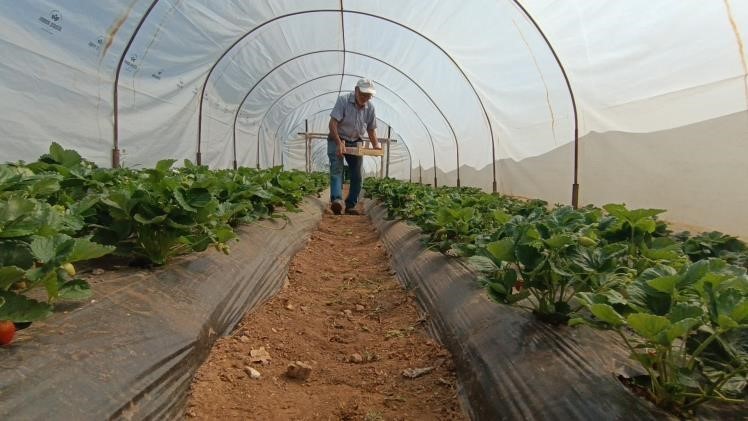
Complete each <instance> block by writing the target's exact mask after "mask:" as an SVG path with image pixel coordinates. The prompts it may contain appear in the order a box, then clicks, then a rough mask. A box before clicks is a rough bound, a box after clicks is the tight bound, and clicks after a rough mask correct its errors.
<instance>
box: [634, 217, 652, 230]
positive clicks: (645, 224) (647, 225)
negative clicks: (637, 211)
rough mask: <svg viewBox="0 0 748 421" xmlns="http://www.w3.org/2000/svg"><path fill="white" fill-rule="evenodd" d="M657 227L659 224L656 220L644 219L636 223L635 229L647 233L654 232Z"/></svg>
mask: <svg viewBox="0 0 748 421" xmlns="http://www.w3.org/2000/svg"><path fill="white" fill-rule="evenodd" d="M656 227H657V223H656V222H655V221H654V219H642V220H639V221H637V222H636V223H634V228H636V229H638V230H639V231H643V232H646V233H652V232H654V230H655V228H656Z"/></svg>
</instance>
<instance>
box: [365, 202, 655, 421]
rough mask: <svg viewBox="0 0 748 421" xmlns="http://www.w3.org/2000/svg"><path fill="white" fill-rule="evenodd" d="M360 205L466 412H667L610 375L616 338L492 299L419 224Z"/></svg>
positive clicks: (483, 416)
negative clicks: (442, 351)
mask: <svg viewBox="0 0 748 421" xmlns="http://www.w3.org/2000/svg"><path fill="white" fill-rule="evenodd" d="M365 206H366V208H367V213H368V214H369V216H370V218H371V219H372V221H373V222H374V225H375V226H376V227H377V230H378V231H379V232H380V234H381V240H382V242H383V243H384V245H385V246H386V247H387V249H388V250H389V251H390V253H391V255H392V258H391V260H392V265H393V266H394V268H395V270H396V271H397V274H398V277H399V278H400V280H401V282H403V283H404V284H405V285H406V286H407V287H408V288H412V289H413V290H414V292H415V293H416V296H417V298H418V301H419V303H420V304H421V305H422V306H423V308H424V309H425V310H426V311H427V312H428V313H429V321H430V327H431V329H432V330H433V332H434V333H435V336H437V337H439V339H440V340H441V341H442V342H443V343H444V345H445V346H446V347H447V348H448V349H449V350H450V351H451V352H452V354H453V356H454V358H455V363H456V366H457V374H458V376H459V380H460V383H461V389H462V397H463V398H464V399H463V401H464V402H468V403H469V412H470V415H471V417H472V418H473V419H476V420H492V421H495V420H572V419H573V420H621V419H635V420H654V419H663V418H667V416H666V415H665V414H663V413H661V412H660V411H658V410H657V409H655V408H654V407H653V406H652V405H651V404H649V403H648V402H645V401H643V400H640V399H639V398H637V397H635V396H634V395H632V394H631V393H629V392H628V390H627V389H626V388H625V387H624V386H623V385H622V384H621V383H620V382H619V381H618V380H617V379H616V378H615V376H614V374H613V373H614V372H615V371H616V370H617V369H619V368H620V367H623V366H625V365H626V364H627V359H628V357H627V352H626V351H625V350H624V349H623V348H622V347H620V346H618V344H617V342H616V341H615V339H614V338H610V337H608V335H606V334H605V333H604V332H597V331H594V330H592V329H588V328H574V329H572V328H569V327H559V328H554V327H552V326H549V325H547V324H544V323H542V322H539V321H536V320H535V319H534V317H533V316H532V315H531V314H529V313H528V312H526V311H524V310H521V309H517V308H514V307H510V306H504V305H497V304H496V303H494V302H492V301H491V300H489V298H488V297H487V296H486V294H485V292H483V290H482V289H481V288H480V287H479V286H478V284H477V283H476V282H475V275H474V273H472V272H471V271H470V270H469V269H467V268H466V267H464V266H463V265H462V264H460V263H459V262H458V260H456V259H453V258H449V257H447V256H444V255H442V254H440V253H436V252H431V251H425V250H424V249H423V246H422V244H421V242H420V239H421V232H420V230H419V229H417V228H414V227H412V226H408V225H406V224H404V223H402V222H397V221H388V220H386V219H385V218H386V216H387V211H386V209H385V208H384V207H382V206H379V205H376V204H375V203H374V202H372V201H370V200H367V201H366V205H365Z"/></svg>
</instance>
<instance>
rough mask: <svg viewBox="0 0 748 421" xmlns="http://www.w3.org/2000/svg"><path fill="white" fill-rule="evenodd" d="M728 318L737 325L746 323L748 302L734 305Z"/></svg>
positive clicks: (744, 301)
mask: <svg viewBox="0 0 748 421" xmlns="http://www.w3.org/2000/svg"><path fill="white" fill-rule="evenodd" d="M730 318H731V319H733V320H735V321H736V322H738V323H744V322H746V319H748V300H743V301H742V302H740V303H739V304H737V305H735V307H734V308H733V309H732V311H731V312H730Z"/></svg>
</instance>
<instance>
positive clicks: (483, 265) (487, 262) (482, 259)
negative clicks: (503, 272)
mask: <svg viewBox="0 0 748 421" xmlns="http://www.w3.org/2000/svg"><path fill="white" fill-rule="evenodd" d="M468 262H470V265H471V266H473V267H474V268H475V269H476V270H477V271H478V272H483V273H491V272H495V271H496V270H498V269H499V268H498V266H496V264H495V263H494V262H493V260H491V259H489V258H488V257H486V256H470V257H469V258H468Z"/></svg>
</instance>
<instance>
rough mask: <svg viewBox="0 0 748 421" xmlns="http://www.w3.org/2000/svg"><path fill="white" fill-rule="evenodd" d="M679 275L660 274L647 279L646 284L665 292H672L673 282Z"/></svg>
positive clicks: (674, 282)
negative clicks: (660, 275) (657, 276)
mask: <svg viewBox="0 0 748 421" xmlns="http://www.w3.org/2000/svg"><path fill="white" fill-rule="evenodd" d="M678 279H679V277H678V276H677V275H670V276H662V277H659V278H655V279H650V280H649V281H647V285H649V286H650V287H652V288H654V289H656V290H657V291H660V292H664V293H666V294H672V293H673V291H674V290H675V284H676V283H678Z"/></svg>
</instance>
